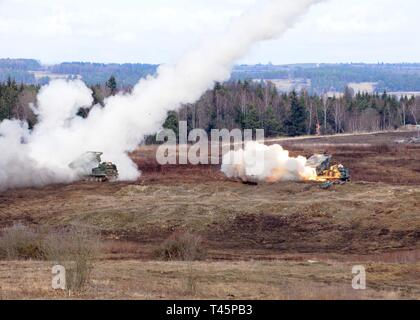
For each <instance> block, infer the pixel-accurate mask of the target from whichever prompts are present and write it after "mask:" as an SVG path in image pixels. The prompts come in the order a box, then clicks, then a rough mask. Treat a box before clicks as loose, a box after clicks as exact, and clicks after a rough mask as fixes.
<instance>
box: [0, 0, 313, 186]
mask: <svg viewBox="0 0 420 320" xmlns="http://www.w3.org/2000/svg"><path fill="white" fill-rule="evenodd" d="M318 2H321V0H271V1H260V2H259V3H258V5H257V6H255V7H253V8H250V10H249V11H248V12H246V13H244V14H243V15H242V16H241V17H239V18H238V19H237V20H236V21H234V22H233V23H232V24H231V26H230V28H229V29H228V31H227V32H226V33H225V34H223V35H222V36H221V37H219V38H217V40H214V41H210V42H207V43H205V44H203V45H202V46H201V47H200V48H198V49H195V50H192V51H190V52H189V53H187V54H186V55H184V57H182V58H181V59H180V60H179V62H178V63H177V64H175V65H162V66H160V67H159V68H158V71H157V74H156V76H154V77H148V78H147V79H142V80H140V82H139V83H138V84H137V85H136V86H135V87H134V89H133V91H132V93H131V94H124V95H117V96H114V97H110V98H109V99H108V100H106V102H105V106H104V107H101V106H94V107H93V108H92V109H91V111H90V113H89V116H88V118H86V119H82V118H80V117H77V116H76V113H77V111H78V109H79V108H80V107H85V106H90V105H91V104H92V93H91V92H90V90H89V89H88V88H87V87H86V86H85V85H84V84H83V83H82V82H81V81H64V80H58V81H53V82H51V83H50V84H49V85H48V86H46V87H43V88H42V89H41V91H40V93H39V95H38V99H37V100H38V101H37V107H36V110H35V111H36V113H37V115H38V120H39V123H38V124H37V125H36V127H35V128H34V129H33V130H32V131H30V130H28V126H27V125H26V124H25V123H23V122H20V121H18V120H12V121H10V120H5V121H3V122H2V123H1V124H0V189H3V190H4V189H7V188H15V187H25V186H41V185H46V184H49V183H59V182H60V183H61V182H70V181H73V180H75V179H77V178H78V177H77V174H76V173H75V172H74V171H73V170H72V169H70V168H69V166H68V164H69V163H70V162H72V161H73V160H74V159H75V157H77V156H78V155H80V154H83V153H84V152H86V151H89V150H92V151H94V150H100V151H103V152H104V156H105V157H106V159H108V160H109V161H112V162H115V163H116V164H117V165H118V167H119V170H120V179H121V180H135V179H137V178H138V177H139V176H140V173H139V171H138V169H137V167H136V165H135V164H134V163H133V162H132V161H131V160H130V158H129V157H128V155H127V152H130V151H133V150H134V149H135V148H136V147H137V146H138V145H139V143H141V142H142V140H143V138H144V136H145V135H146V134H151V133H154V132H156V131H158V130H159V129H160V127H161V125H162V122H163V119H164V118H165V116H166V113H167V111H168V110H174V109H178V108H179V107H180V106H181V105H182V104H186V103H193V102H195V101H196V100H198V99H199V98H200V96H201V95H202V94H203V93H204V92H205V91H206V90H208V89H210V88H212V86H213V85H214V82H216V81H219V82H222V81H225V80H227V79H229V77H230V72H231V69H232V67H233V65H234V63H235V61H237V60H238V59H239V58H241V57H243V56H244V55H245V54H246V53H247V52H248V51H249V50H250V49H251V48H252V46H253V45H254V44H256V43H258V42H260V41H264V40H270V39H274V38H277V37H279V36H281V35H282V34H283V33H284V32H285V31H287V30H288V29H289V28H290V27H291V26H293V25H294V23H295V22H296V21H297V20H298V18H299V17H301V16H302V15H303V14H304V13H306V12H307V10H308V9H309V8H310V6H311V5H314V4H316V3H318Z"/></svg>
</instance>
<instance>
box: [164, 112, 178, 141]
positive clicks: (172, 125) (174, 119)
mask: <svg viewBox="0 0 420 320" xmlns="http://www.w3.org/2000/svg"><path fill="white" fill-rule="evenodd" d="M163 128H164V129H168V130H172V131H173V132H175V135H176V136H177V137H179V120H178V114H177V113H176V112H175V111H169V112H168V116H167V117H166V120H165V122H164V123H163Z"/></svg>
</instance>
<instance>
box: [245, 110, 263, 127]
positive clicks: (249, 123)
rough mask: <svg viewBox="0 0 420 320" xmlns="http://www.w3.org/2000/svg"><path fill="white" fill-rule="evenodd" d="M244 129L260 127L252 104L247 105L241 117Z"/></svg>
mask: <svg viewBox="0 0 420 320" xmlns="http://www.w3.org/2000/svg"><path fill="white" fill-rule="evenodd" d="M243 128H244V129H252V130H253V129H261V122H260V118H259V115H258V111H257V108H256V107H255V106H254V105H251V106H248V110H247V112H246V113H245V116H244V119H243Z"/></svg>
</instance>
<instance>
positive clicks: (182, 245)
mask: <svg viewBox="0 0 420 320" xmlns="http://www.w3.org/2000/svg"><path fill="white" fill-rule="evenodd" d="M155 254H156V256H157V257H158V258H159V259H162V260H166V261H196V260H203V259H204V258H205V257H206V250H205V249H204V245H203V239H202V238H201V237H200V236H198V235H194V234H191V233H189V232H185V233H175V234H173V235H172V236H171V237H169V238H168V239H167V240H165V241H164V242H163V244H162V245H161V246H160V247H159V248H158V249H157V250H156V252H155Z"/></svg>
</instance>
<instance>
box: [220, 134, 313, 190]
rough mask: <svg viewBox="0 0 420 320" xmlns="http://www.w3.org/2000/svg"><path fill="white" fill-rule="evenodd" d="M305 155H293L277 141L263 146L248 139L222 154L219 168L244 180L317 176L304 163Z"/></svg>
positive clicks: (272, 179) (226, 173)
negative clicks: (236, 147) (240, 147)
mask: <svg viewBox="0 0 420 320" xmlns="http://www.w3.org/2000/svg"><path fill="white" fill-rule="evenodd" d="M306 162H307V159H306V158H305V157H297V158H293V157H290V156H289V151H287V150H284V149H283V148H282V147H281V146H280V145H278V144H276V145H272V146H266V145H264V144H261V143H258V142H248V143H247V144H246V145H245V149H240V150H237V151H231V152H228V153H227V154H226V155H225V156H224V157H223V164H222V172H223V173H224V174H225V175H226V176H227V177H228V178H231V179H232V178H234V179H241V180H242V181H244V182H250V181H251V182H279V181H308V180H315V179H316V177H317V173H316V170H315V169H314V168H311V167H308V166H306Z"/></svg>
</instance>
